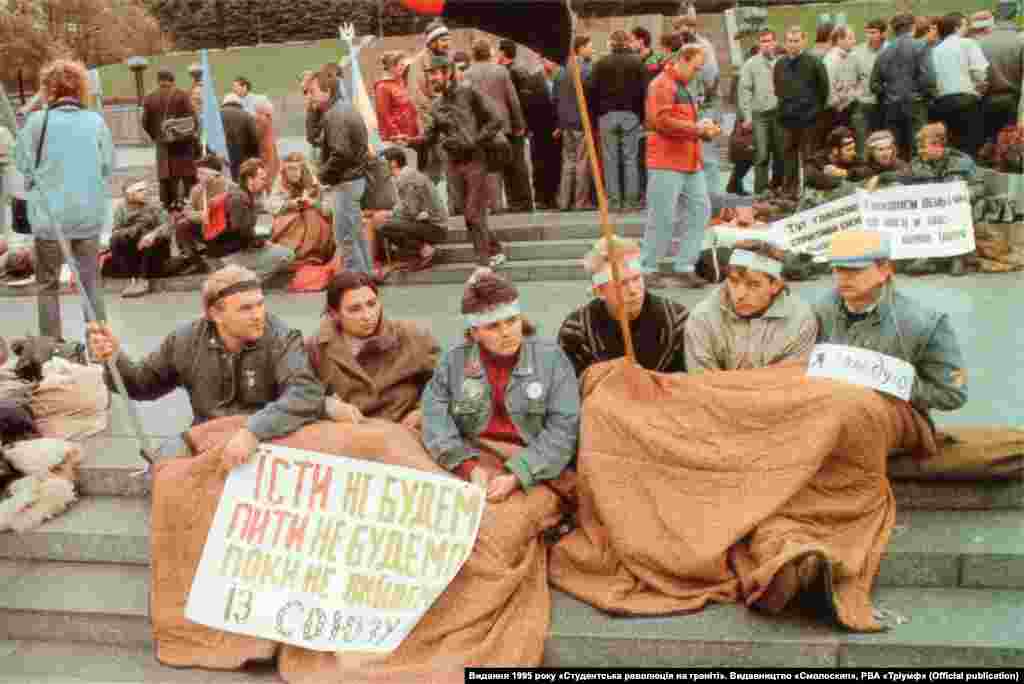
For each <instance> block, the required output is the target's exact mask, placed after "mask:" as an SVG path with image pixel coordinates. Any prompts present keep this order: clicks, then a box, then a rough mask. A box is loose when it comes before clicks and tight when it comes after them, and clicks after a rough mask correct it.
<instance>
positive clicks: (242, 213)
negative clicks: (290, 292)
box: [177, 159, 295, 280]
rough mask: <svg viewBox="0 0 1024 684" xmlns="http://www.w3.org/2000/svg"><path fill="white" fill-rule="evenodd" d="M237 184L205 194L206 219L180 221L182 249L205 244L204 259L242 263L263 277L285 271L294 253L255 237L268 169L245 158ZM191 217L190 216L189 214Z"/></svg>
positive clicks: (194, 249) (194, 250)
mask: <svg viewBox="0 0 1024 684" xmlns="http://www.w3.org/2000/svg"><path fill="white" fill-rule="evenodd" d="M238 183H239V184H238V185H237V186H235V185H229V186H227V190H226V191H225V193H224V194H223V195H217V196H214V197H210V198H206V200H205V201H206V203H207V214H206V217H207V218H206V221H205V222H203V223H196V222H194V221H193V220H188V221H187V223H186V224H185V225H184V227H183V228H182V227H181V224H179V230H178V233H177V234H178V245H179V247H180V248H181V250H182V252H183V253H192V254H195V253H198V251H199V247H200V246H202V247H204V248H205V256H206V258H207V259H222V260H224V261H225V262H227V263H234V264H238V265H239V266H244V267H245V268H248V269H250V270H252V271H255V272H256V273H257V274H259V276H260V278H262V279H263V280H266V279H268V278H270V277H272V276H274V275H275V274H277V273H280V272H281V271H284V270H285V269H287V268H288V266H289V265H290V264H291V262H292V260H293V259H294V258H295V253H294V252H293V251H292V250H290V249H288V248H287V247H284V246H282V245H275V244H273V243H267V242H266V241H265V240H263V239H261V238H257V237H256V220H257V213H258V207H257V198H258V197H259V195H260V194H261V193H262V192H263V190H264V189H265V188H266V186H267V171H266V169H265V168H264V167H263V162H262V161H260V160H259V159H247V160H245V161H244V162H242V165H241V167H239V171H238ZM190 219H191V217H190Z"/></svg>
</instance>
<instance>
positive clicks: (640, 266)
mask: <svg viewBox="0 0 1024 684" xmlns="http://www.w3.org/2000/svg"><path fill="white" fill-rule="evenodd" d="M622 266H623V268H628V269H629V270H631V271H634V272H636V273H645V272H646V269H644V260H643V258H642V257H640V256H635V257H633V258H632V259H630V260H629V261H627V262H626V263H624V264H623V265H622ZM619 272H620V274H621V272H622V271H621V269H620V271H619ZM590 281H591V282H592V283H594V285H595V286H597V285H604V284H605V283H610V282H611V281H612V265H611V264H607V265H606V266H605V267H604V269H602V270H600V271H598V272H597V273H595V274H594V275H593V276H591V277H590Z"/></svg>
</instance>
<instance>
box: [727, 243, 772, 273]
mask: <svg viewBox="0 0 1024 684" xmlns="http://www.w3.org/2000/svg"><path fill="white" fill-rule="evenodd" d="M729 265H730V266H743V267H745V268H749V269H751V270H754V271H760V272H761V273H767V274H768V275H770V276H774V277H776V278H781V277H782V262H781V261H776V260H775V259H770V258H768V257H766V256H764V255H761V254H755V253H754V252H748V251H747V250H745V249H734V250H733V252H732V256H731V257H729Z"/></svg>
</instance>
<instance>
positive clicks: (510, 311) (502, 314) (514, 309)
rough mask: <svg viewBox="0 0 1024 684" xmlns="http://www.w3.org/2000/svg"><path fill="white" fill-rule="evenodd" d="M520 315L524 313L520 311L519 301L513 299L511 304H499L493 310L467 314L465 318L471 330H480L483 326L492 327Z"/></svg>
mask: <svg viewBox="0 0 1024 684" xmlns="http://www.w3.org/2000/svg"><path fill="white" fill-rule="evenodd" d="M520 313H522V312H521V311H520V310H519V300H518V299H513V300H512V301H511V302H507V303H505V304H499V305H498V306H496V307H494V308H493V309H488V310H487V311H482V312H480V313H475V314H465V315H464V316H463V317H464V318H465V319H466V325H468V326H469V327H470V328H478V327H480V326H481V325H490V324H491V323H497V322H498V321H503V320H505V319H506V318H512V317H513V316H518V315H519V314H520Z"/></svg>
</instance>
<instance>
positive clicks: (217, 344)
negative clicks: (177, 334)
mask: <svg viewBox="0 0 1024 684" xmlns="http://www.w3.org/2000/svg"><path fill="white" fill-rule="evenodd" d="M270 327H271V322H270V317H269V316H268V317H267V318H266V320H265V321H264V323H263V337H261V338H260V339H258V340H256V341H255V342H246V343H245V344H244V345H242V348H241V349H239V350H238V351H240V352H242V351H246V350H250V349H257V348H259V347H261V346H263V344H264V341H265V340H266V339H267V334H268V333H269V332H270ZM202 336H203V337H204V338H205V339H206V340H207V342H206V346H208V347H209V348H210V349H217V350H221V351H227V347H225V346H224V340H222V339H221V337H220V332H219V331H218V330H217V324H216V323H214V322H213V321H211V320H210V319H209V318H204V319H203V329H202Z"/></svg>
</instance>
